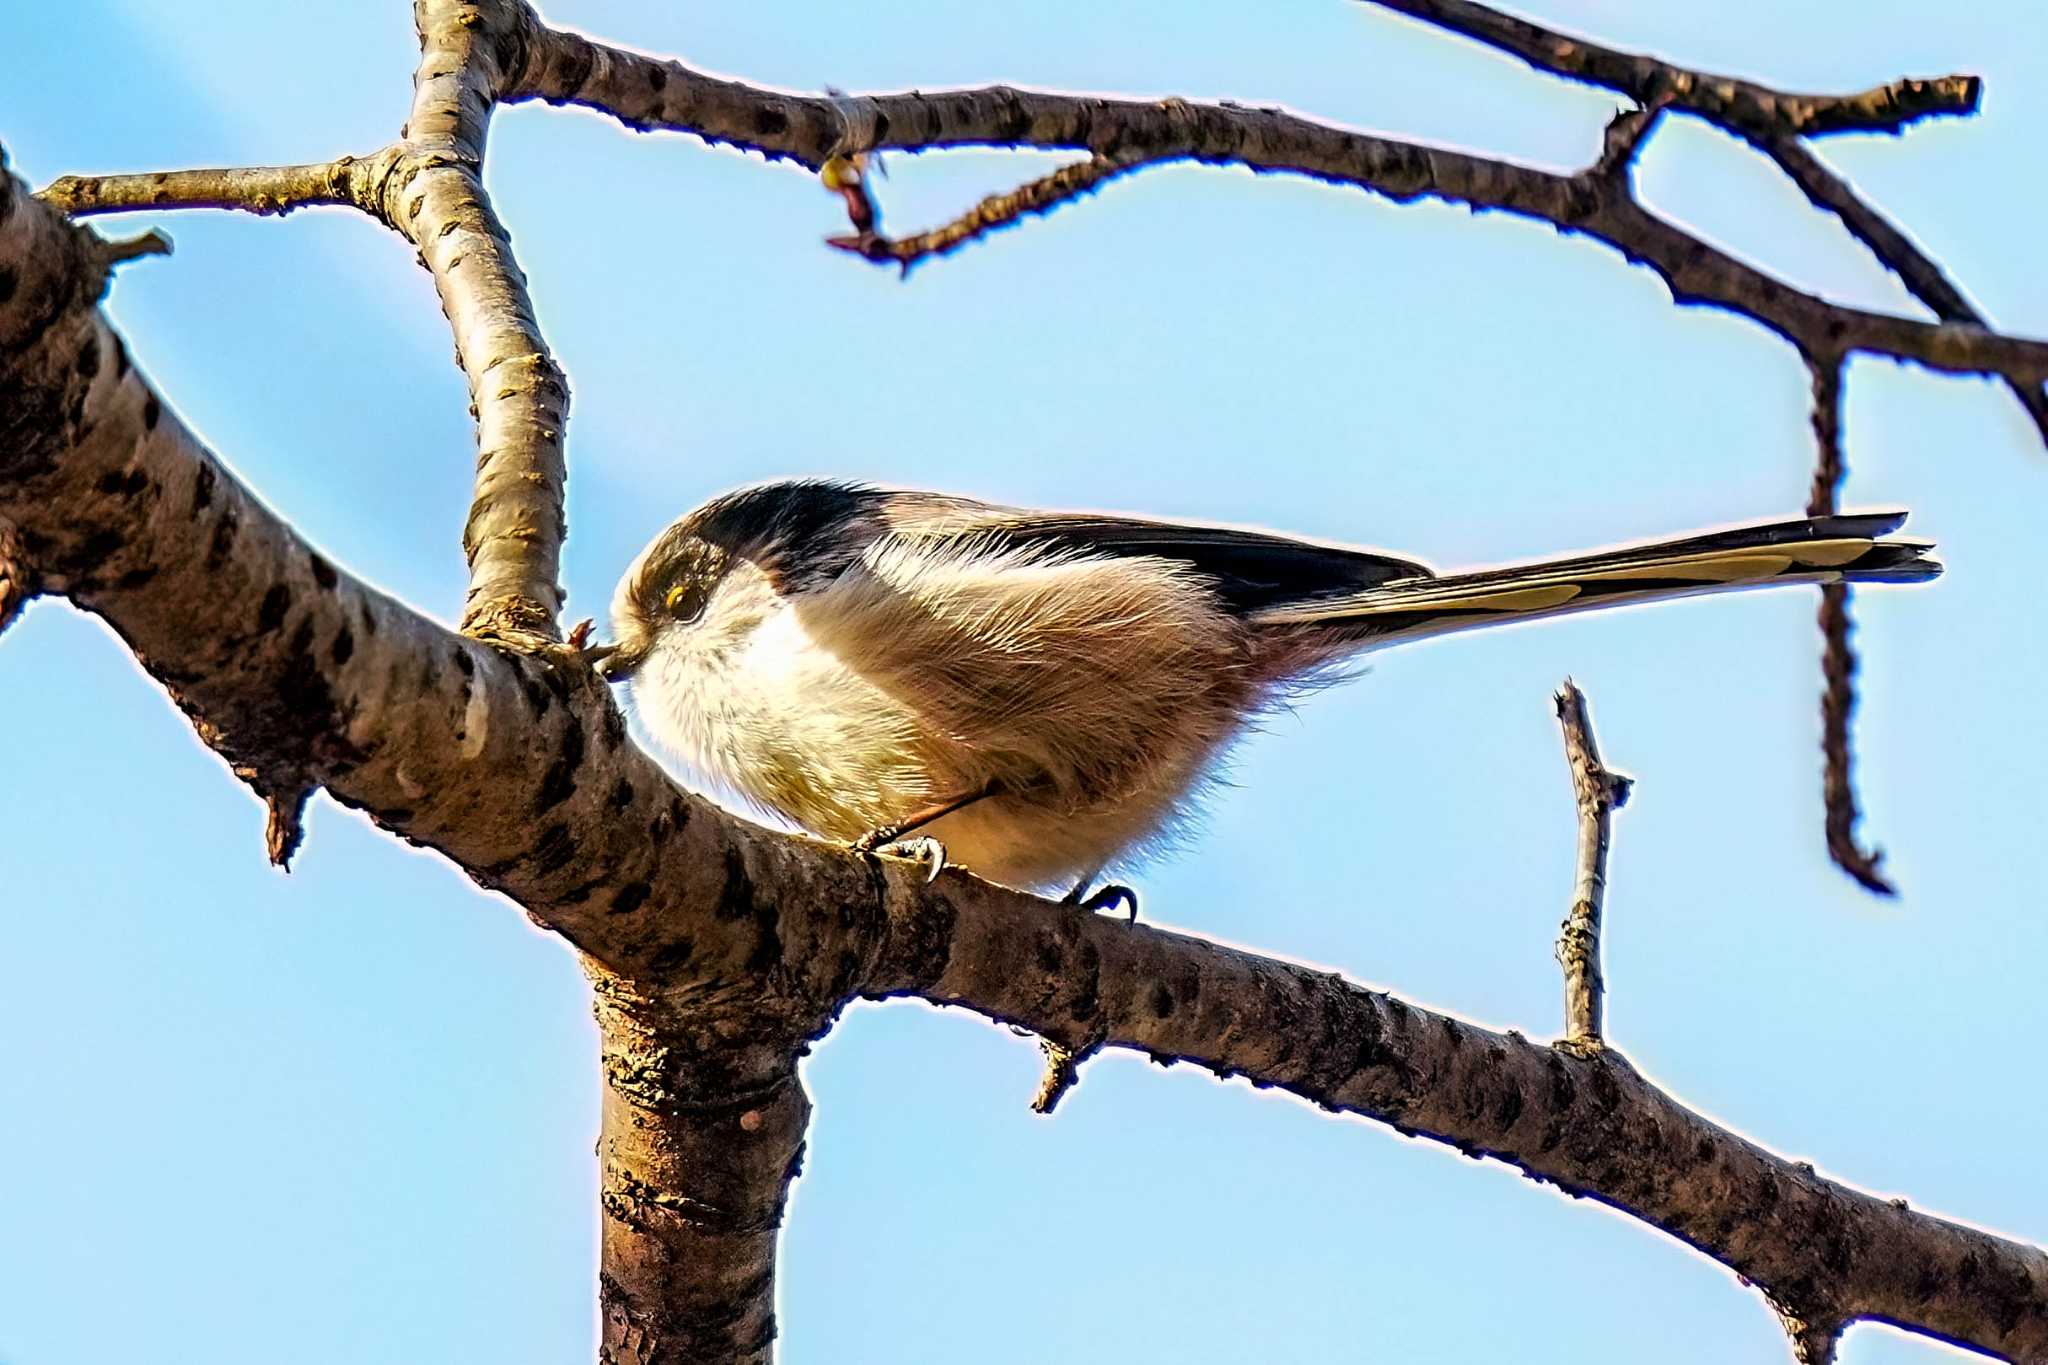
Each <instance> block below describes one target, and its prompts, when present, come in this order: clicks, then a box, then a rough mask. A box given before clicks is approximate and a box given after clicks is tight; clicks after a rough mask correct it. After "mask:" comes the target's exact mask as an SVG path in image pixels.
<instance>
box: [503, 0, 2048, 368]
mask: <svg viewBox="0 0 2048 1365" xmlns="http://www.w3.org/2000/svg"><path fill="white" fill-rule="evenodd" d="M526 51H527V59H526V65H525V67H524V68H523V69H522V70H521V71H520V72H519V73H518V75H517V76H516V78H515V79H514V81H513V83H512V86H511V87H510V89H509V90H508V91H507V92H506V95H505V98H506V99H508V100H522V99H543V100H547V101H550V102H552V103H556V104H577V105H582V106H585V107H588V108H592V109H596V110H599V111H602V112H604V113H608V114H611V115H613V116H614V117H616V118H618V119H619V120H620V121H621V122H622V123H624V124H625V125H626V126H627V127H630V128H635V129H642V130H645V129H650V128H665V129H671V130H674V131H677V132H685V133H690V134H693V135H695V136H698V137H701V138H703V139H705V140H706V141H709V142H714V143H727V144H730V145H733V146H737V147H740V148H743V149H747V150H751V151H758V152H761V153H764V154H766V155H769V156H771V157H786V158H789V159H792V160H795V161H797V162H798V163H800V164H802V165H804V166H807V167H809V168H811V169H812V170H816V169H818V168H819V167H821V166H822V165H823V164H824V163H825V161H826V160H827V159H828V158H830V157H832V156H834V155H839V154H842V153H848V152H859V151H874V150H885V149H902V150H922V149H927V148H938V147H967V146H999V147H1038V148H1047V149H1056V150H1058V149H1065V150H1077V151H1087V152H1092V153H1094V154H1095V155H1097V156H1101V157H1112V158H1119V159H1123V160H1128V161H1131V162H1144V163H1148V164H1150V163H1164V162H1170V161H1176V160H1190V161H1197V162H1202V163H1204V164H1212V165H1243V166H1249V167H1252V168H1254V169H1257V170H1265V171H1280V172H1289V173H1293V174H1298V175H1305V176H1309V177H1311V178H1314V179H1318V180H1323V181H1326V182H1329V183H1332V184H1342V185H1350V186H1354V187H1356V188H1359V189H1364V190H1367V191H1369V192H1372V193H1375V194H1380V195H1384V196H1386V197H1387V198H1390V199H1393V200H1395V201H1397V202H1402V203H1406V202H1410V201H1413V200H1416V199H1420V198H1426V197H1434V198H1439V199H1445V200H1449V201H1451V202H1453V203H1462V204H1469V205H1471V206H1473V207H1475V208H1486V209H1498V210H1501V211H1504V212H1507V213H1513V214H1516V215H1519V216H1521V217H1525V218H1532V219H1536V220H1538V221H1542V222H1547V223H1550V224H1552V225H1554V226H1556V227H1558V228H1559V229H1561V230H1563V231H1566V232H1571V233H1577V234H1580V235H1583V236H1586V237H1590V238H1592V239H1593V240H1596V241H1599V242H1603V243H1605V244H1607V245H1608V246H1611V247H1613V248H1614V249H1616V250H1617V251H1620V252H1621V253H1622V254H1623V255H1624V256H1626V257H1627V258H1628V259H1629V260H1631V261H1634V262H1636V263H1638V264H1641V265H1645V266H1647V267H1649V268H1650V269H1651V270H1653V271H1655V272H1656V273H1657V274H1658V275H1659V276H1660V277H1661V278H1662V279H1663V280H1664V281H1665V283H1666V285H1667V286H1668V287H1669V288H1670V290H1671V293H1672V296H1673V297H1674V299H1676V300H1677V301H1679V302H1681V303H1694V304H1704V305H1709V306H1712V307H1717V308H1723V309H1726V310H1728V311H1730V312H1733V313H1737V314H1740V315H1741V316H1744V317H1747V318H1750V319H1751V320H1753V321H1755V322H1757V323H1759V324H1761V325H1762V326H1764V327H1766V328H1769V329H1770V330H1772V331H1774V332H1777V333H1778V334H1779V335H1781V336H1783V337H1785V338H1786V339H1787V340H1788V341H1790V342H1792V343H1793V344H1794V345H1795V346H1796V347H1799V348H1800V349H1801V350H1803V351H1822V350H1826V351H1868V352H1871V353H1873V354H1877V355H1887V356H1892V357H1894V358H1896V359H1900V360H1911V361H1915V362H1917V363H1920V364H1923V365H1927V366H1929V367H1931V368H1933V369H1937V370H1947V371H1952V372H1957V373H1986V374H1998V375H2002V376H2005V377H2007V378H2009V379H2011V380H2013V381H2015V382H2017V383H2022V384H2032V385H2039V384H2040V383H2042V382H2043V380H2048V343H2044V342H2040V341H2033V340H2023V339H2019V338H2014V337H2009V336H2005V335H2003V334H2000V333H1996V332H1991V331H1989V330H1987V329H1984V328H1981V327H1976V326H1971V325H1968V324H1958V323H1947V324H1940V325H1935V324H1929V323H1925V322H1918V321H1914V320H1911V319H1907V318H1899V317H1892V316H1889V315H1886V314H1881V313H1872V312H1867V311H1865V310H1862V309H1855V308H1848V307H1844V306H1840V305H1834V304H1830V303H1828V302H1826V301H1825V300H1823V299H1821V298H1819V297H1817V296H1815V295H1813V294H1809V293H1806V292H1805V291H1803V290H1799V289H1795V288H1793V287H1792V286H1790V285H1787V284H1785V283H1783V282H1782V281H1779V280H1776V279H1773V278H1772V277H1770V276H1768V275H1766V274H1764V273H1762V272H1761V271H1758V270H1756V269H1755V268H1753V267H1751V266H1749V265H1747V264H1745V263H1743V262H1741V261H1739V260H1737V259H1735V258H1734V257H1732V256H1730V255H1728V254H1727V253H1725V252H1723V251H1721V250H1719V249H1718V248H1716V247H1714V246H1713V245H1711V244H1710V243H1707V242H1705V241H1703V240H1701V239H1700V238H1698V237H1695V236H1693V235H1692V234H1690V233H1688V232H1686V231H1685V230H1683V229H1682V228H1679V227H1676V226H1674V225H1672V224H1670V223H1667V222H1665V221H1664V220H1662V219H1660V218H1657V217H1656V216H1655V215H1653V214H1651V213H1650V212H1649V211H1648V210H1646V209H1644V208H1643V207H1642V206H1641V205H1639V204H1637V203H1636V202H1635V200H1634V199H1633V198H1632V197H1631V196H1630V195H1629V194H1628V193H1627V192H1626V190H1625V189H1617V188H1616V187H1615V186H1614V185H1613V184H1612V183H1611V182H1610V180H1609V179H1608V178H1607V177H1605V176H1601V175H1598V174H1595V173H1593V172H1592V171H1590V170H1589V171H1588V172H1583V173H1581V174H1578V175H1557V174H1553V173H1551V172H1548V171H1542V170H1538V169H1536V168H1534V167H1529V166H1518V165H1514V164H1512V163H1509V162H1504V161H1497V160H1491V159H1488V158H1486V157H1478V156H1472V155H1469V154H1467V153H1464V152H1457V151H1452V150H1449V149H1447V148H1442V147H1428V146H1422V145H1419V144H1415V143H1407V142H1399V141H1396V140H1393V139H1390V138H1381V137H1374V136H1372V135H1370V134H1367V133H1361V132H1356V131H1353V130H1350V129H1345V128H1340V127H1336V126H1333V125H1330V124H1326V123H1320V122H1317V121H1315V120H1313V119H1308V118H1304V117H1302V116H1300V115H1297V114H1292V113H1288V112H1286V111H1284V110H1280V109H1253V108H1248V107H1245V106H1243V105H1237V104H1230V103H1224V104H1202V103H1194V102H1189V101H1186V100H1179V99H1173V100H1161V101H1149V102H1148V101H1138V100H1119V99H1108V98H1102V97H1099V96H1084V95H1070V94H1059V93H1049V92H1045V91H1036V90H1019V89H1015V88H1012V87H1009V86H1001V85H998V86H983V87H979V88H973V89H962V90H943V91H932V92H920V91H910V92H904V93H896V94H881V95H863V96H857V97H854V96H837V97H834V96H824V95H819V96H808V95H797V94H790V93H787V92H783V91H776V90H767V89H762V88H758V87H754V86H750V85H746V84H744V83H742V82H738V81H727V80H721V79H719V78H717V77H714V76H708V75H705V74H704V73H702V72H699V71H695V70H693V69H691V68H690V67H687V66H684V65H683V64H682V63H680V62H673V61H664V60H662V59H659V58H655V57H649V56H645V55H643V54H640V53H636V52H628V51H625V50H623V49H619V48H613V47H608V46H606V45H604V44H602V43H597V42H594V41H592V40H591V39H589V38H586V37H583V36H582V35H580V34H574V33H567V32H563V31H561V30H557V29H550V28H546V27H544V26H543V27H539V28H537V29H536V30H535V32H534V33H532V34H531V35H530V37H529V40H528V43H527V49H526ZM863 144H864V145H863Z"/></svg>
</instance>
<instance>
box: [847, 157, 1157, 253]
mask: <svg viewBox="0 0 2048 1365" xmlns="http://www.w3.org/2000/svg"><path fill="white" fill-rule="evenodd" d="M1137 168H1138V166H1137V163H1134V162H1127V161H1118V160H1115V159H1113V158H1110V157H1105V156H1096V157H1090V158H1089V159H1088V160H1086V161H1081V162H1077V163H1075V164H1074V165H1072V166H1062V167H1060V168H1059V169H1058V170H1056V171H1054V172H1052V173H1051V174H1050V175H1044V176H1040V177H1039V178H1038V179H1036V180H1031V181H1026V182H1025V183H1024V184H1022V185H1019V186H1018V187H1017V188H1016V189H1014V190H1010V191H1008V192H1006V193H1003V194H992V195H989V196H988V197H987V198H986V199H983V200H982V201H981V202H980V203H979V204H976V205H975V206H974V207H973V208H971V209H969V210H968V211H967V212H966V213H963V214H961V215H960V216H959V217H958V218H955V219H954V220H953V221H952V222H950V223H946V224H943V225H942V226H940V227H937V228H934V229H932V230H931V231H929V232H920V233H917V234H916V235H915V236H911V237H896V238H892V237H885V236H883V235H882V234H881V233H880V232H877V231H875V230H873V229H872V228H863V227H862V226H861V224H860V223H859V222H857V221H856V222H855V223H854V231H853V232H852V233H851V234H849V235H847V236H844V237H827V238H826V239H825V245H827V246H831V247H837V248H838V249H839V250H841V251H848V252H851V253H853V254H854V255H856V256H859V257H861V258H862V259H864V260H869V261H873V262H875V263H876V264H877V265H888V264H894V265H897V266H899V267H900V268H901V269H902V271H903V273H904V274H906V275H907V274H909V273H910V267H912V266H913V265H916V264H917V263H918V262H919V261H921V260H923V259H925V258H926V257H927V256H943V255H945V254H946V253H948V252H951V251H958V250H959V249H960V248H961V247H963V246H966V245H967V244H968V243H969V242H972V241H976V240H978V239H980V238H982V237H986V236H987V235H988V234H989V233H991V232H994V231H996V230H998V229H1000V228H1006V227H1013V226H1015V225H1016V224H1017V223H1019V222H1021V221H1023V220H1024V219H1025V218H1026V217H1029V216H1033V215H1036V214H1042V213H1051V212H1052V211H1053V210H1054V209H1056V208H1058V207H1059V206H1060V205H1062V204H1065V203H1069V202H1071V201H1073V200H1075V199H1079V198H1081V197H1082V196H1083V195H1087V194H1093V193H1094V192H1095V191H1096V190H1098V189H1100V188H1102V186H1103V185H1105V184H1107V183H1108V182H1109V181H1111V180H1114V179H1116V178H1117V177H1118V176H1120V175H1127V174H1129V173H1130V172H1132V171H1134V170H1136V169H1137ZM849 202H850V201H849Z"/></svg>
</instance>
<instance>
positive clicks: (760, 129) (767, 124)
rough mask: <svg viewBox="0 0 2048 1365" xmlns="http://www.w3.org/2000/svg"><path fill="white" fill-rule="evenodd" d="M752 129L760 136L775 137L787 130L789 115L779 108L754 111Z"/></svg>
mask: <svg viewBox="0 0 2048 1365" xmlns="http://www.w3.org/2000/svg"><path fill="white" fill-rule="evenodd" d="M754 131H755V132H756V133H759V134H760V135H761V136H762V137H777V136H779V135H781V134H783V133H786V132H788V131H789V115H787V114H785V113H783V112H782V111H781V110H780V109H757V110H755V111H754Z"/></svg>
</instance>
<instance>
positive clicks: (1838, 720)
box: [1806, 356, 1899, 896]
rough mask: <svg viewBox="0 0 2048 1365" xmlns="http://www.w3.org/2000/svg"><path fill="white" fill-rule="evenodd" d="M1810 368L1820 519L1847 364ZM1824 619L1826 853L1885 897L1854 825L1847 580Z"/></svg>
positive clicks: (1813, 512)
mask: <svg viewBox="0 0 2048 1365" xmlns="http://www.w3.org/2000/svg"><path fill="white" fill-rule="evenodd" d="M1807 368H1808V369H1809V371H1810V372H1811V373H1812V376H1813V438H1814V447H1815V451H1816V454H1815V459H1814V469H1813V487H1812V490H1811V491H1810V492H1809V493H1808V494H1807V499H1806V514H1807V515H1808V516H1810V517H1819V516H1826V515H1828V514H1830V513H1832V512H1833V511H1834V510H1835V504H1836V500H1837V495H1838V494H1839V493H1840V492H1841V487H1842V478H1843V475H1844V473H1845V472H1846V471H1845V469H1844V466H1843V463H1842V367H1841V362H1840V361H1838V360H1831V359H1829V358H1827V357H1824V356H1815V357H1809V358H1808V360H1807ZM1818 619H1819V624H1820V635H1821V679H1822V686H1821V699H1820V715H1821V753H1822V755H1823V757H1824V759H1825V763H1824V767H1823V777H1822V783H1821V795H1822V800H1823V802H1824V805H1825V809H1826V812H1827V839H1828V856H1829V857H1830V858H1832V859H1833V860H1834V862H1835V866H1837V867H1839V868H1841V869H1842V871H1844V872H1846V873H1848V874H1849V875H1850V876H1851V877H1853V878H1854V879H1855V880H1856V882H1857V883H1858V884H1859V885H1861V886H1862V887H1863V889H1864V890H1866V891H1869V892H1871V893H1872V894H1874V895H1879V896H1896V895H1898V894H1899V892H1898V888H1897V887H1895V886H1893V885H1892V883H1891V882H1890V881H1889V880H1888V879H1887V878H1886V877H1885V875H1884V873H1883V872H1882V871H1880V870H1879V865H1880V864H1881V863H1882V862H1883V861H1884V854H1883V853H1882V852H1881V851H1879V850H1877V849H1874V848H1873V849H1866V848H1864V847H1863V846H1862V845H1861V844H1860V843H1858V842H1857V839H1856V826H1857V824H1858V822H1860V821H1861V820H1862V818H1863V816H1862V811H1861V809H1860V803H1859V802H1858V800H1857V797H1856V751H1855V748H1854V746H1853V744H1852V742H1851V739H1850V733H1849V723H1850V721H1851V720H1852V719H1853V718H1854V716H1855V714H1856V649H1855V646H1854V645H1853V644H1851V643H1850V640H1849V636H1850V632H1851V631H1853V630H1854V629H1855V627H1854V625H1853V623H1852V622H1851V621H1850V619H1849V589H1848V586H1847V585H1846V584H1842V583H1827V584H1823V585H1822V587H1821V590H1820V615H1819V618H1818Z"/></svg>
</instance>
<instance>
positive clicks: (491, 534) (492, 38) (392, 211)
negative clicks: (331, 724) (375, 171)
mask: <svg viewBox="0 0 2048 1365" xmlns="http://www.w3.org/2000/svg"><path fill="white" fill-rule="evenodd" d="M414 21H415V23H416V24H417V25H418V28H419V34H420V65H419V71H418V74H417V75H416V76H415V77H414V80H413V104H412V116H411V118H410V119H409V120H408V121H407V123H406V129H405V136H406V138H407V141H408V144H409V146H410V147H411V148H413V149H415V151H416V152H417V155H414V156H410V157H408V158H407V159H406V161H405V163H404V164H403V165H402V166H401V167H399V168H398V169H397V170H396V171H395V172H394V174H392V175H391V176H390V177H387V179H386V181H385V183H384V185H383V193H382V196H381V203H382V206H383V211H384V216H385V219H386V221H388V222H389V223H390V224H391V225H392V226H393V227H395V228H397V229H398V230H399V231H400V232H402V233H404V234H405V235H406V236H407V237H408V238H410V239H411V240H412V242H413V244H414V245H416V246H417V247H419V249H420V259H421V260H422V261H424V262H425V263H426V267H427V269H428V270H429V271H430V272H431V273H432V274H433V276H434V287H435V288H436V289H437V290H439V291H440V295H441V307H442V310H443V311H444V312H446V313H447V315H448V322H449V325H450V326H452V327H453V328H454V329H455V351H456V355H457V356H458V357H459V358H460V359H461V362H462V369H463V373H464V374H466V375H467V376H468V377H469V398H470V405H471V408H472V409H473V410H474V412H475V414H476V419H477V448H478V451H479V459H478V462H477V472H476V492H475V495H474V497H473V499H472V500H471V503H470V508H469V519H468V520H467V522H465V523H464V526H463V532H462V548H463V550H464V552H465V553H467V555H468V556H469V595H468V597H467V599H466V601H465V602H464V605H463V611H462V629H463V632H464V633H465V634H469V635H478V636H489V637H495V638H499V639H505V640H510V641H515V642H541V641H553V640H558V639H560V638H561V636H560V628H559V626H558V624H557V620H556V618H557V617H559V616H560V615H561V610H562V588H561V584H560V583H559V582H558V581H557V578H558V575H559V574H560V572H561V558H562V542H563V540H564V539H566V538H567V536H568V521H567V514H566V512H565V510H564V504H563V487H564V484H565V482H566V480H567V478H568V469H567V465H566V464H565V462H564V459H563V455H562V433H563V430H564V428H565V425H566V423H567V421H568V416H569V383H568V379H567V377H566V376H565V375H563V373H562V370H561V367H560V366H558V365H557V364H556V363H555V360H554V356H553V355H552V354H551V353H550V352H549V350H548V346H547V343H546V342H545V341H544V340H543V339H542V338H541V334H540V325H539V324H538V323H537V322H536V321H535V319H534V313H533V300H532V299H531V298H529V297H528V296H527V293H526V276H525V275H524V274H523V273H522V272H521V271H520V269H519V266H518V264H517V262H515V261H514V260H513V257H512V243H511V234H509V233H508V232H506V230H505V227H504V225H503V224H502V223H500V222H499V221H498V217H497V214H496V213H495V212H494V211H493V210H492V208H491V201H490V197H489V196H488V195H487V194H486V193H485V192H484V185H483V177H482V174H481V168H482V166H483V154H484V137H485V134H486V132H487V130H488V128H489V124H490V116H491V110H492V108H493V107H494V106H495V103H496V101H497V99H498V98H499V96H500V95H501V94H502V93H503V92H504V90H505V88H506V86H507V84H508V83H509V80H510V77H511V69H510V68H511V64H512V62H513V61H514V59H515V57H516V54H517V52H518V51H519V47H520V43H521V41H522V37H523V34H524V31H525V30H526V29H527V28H528V27H530V26H532V25H533V24H535V23H536V22H537V21H536V20H535V19H534V17H533V12H532V11H531V10H530V9H528V8H527V7H526V6H525V5H524V4H519V3H501V4H492V5H483V6H475V5H471V4H468V3H465V2H464V0H420V3H419V4H417V5H416V6H415V7H414Z"/></svg>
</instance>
